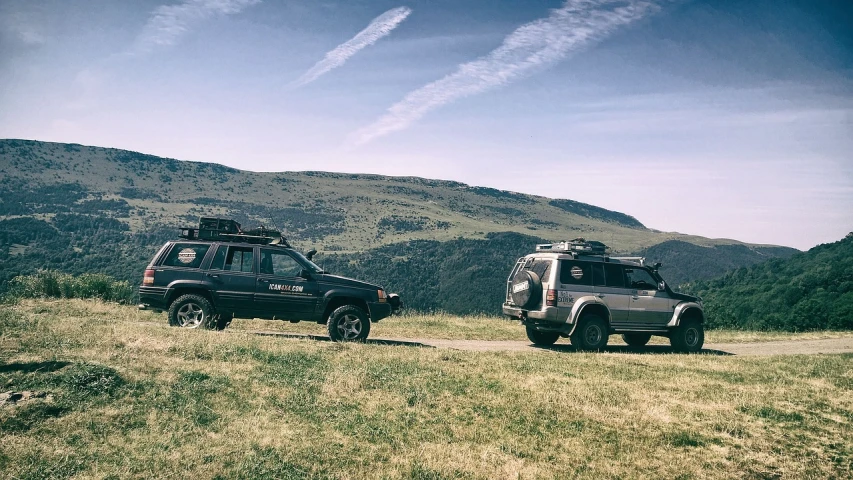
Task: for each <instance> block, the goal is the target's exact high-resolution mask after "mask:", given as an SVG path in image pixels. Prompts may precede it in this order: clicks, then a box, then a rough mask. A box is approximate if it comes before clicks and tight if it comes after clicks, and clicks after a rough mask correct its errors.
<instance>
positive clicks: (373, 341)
mask: <svg viewBox="0 0 853 480" xmlns="http://www.w3.org/2000/svg"><path fill="white" fill-rule="evenodd" d="M251 333H253V334H255V335H258V336H261V337H283V338H301V339H304V340H316V341H320V342H331V341H332V339H331V338H329V337H327V336H325V335H310V334H305V333H285V332H251ZM359 343H364V344H367V345H388V346H393V347H423V348H436V347H435V346H433V345H427V344H425V343H421V342H412V341H407V340H389V339H384V338H368V339H367V340H363V341H361V342H359Z"/></svg>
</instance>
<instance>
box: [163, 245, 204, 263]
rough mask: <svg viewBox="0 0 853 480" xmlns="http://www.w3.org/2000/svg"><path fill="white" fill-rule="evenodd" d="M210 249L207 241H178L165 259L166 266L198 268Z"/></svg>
mask: <svg viewBox="0 0 853 480" xmlns="http://www.w3.org/2000/svg"><path fill="white" fill-rule="evenodd" d="M208 250H210V245H209V244H206V243H176V244H175V245H173V246H172V250H170V251H169V254H168V255H166V258H165V259H164V260H163V266H164V267H186V268H198V267H199V266H201V261H202V260H204V256H205V255H207V251H208Z"/></svg>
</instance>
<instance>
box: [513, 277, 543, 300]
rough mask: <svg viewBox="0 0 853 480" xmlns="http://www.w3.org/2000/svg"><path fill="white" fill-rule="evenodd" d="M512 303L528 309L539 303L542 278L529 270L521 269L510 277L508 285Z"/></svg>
mask: <svg viewBox="0 0 853 480" xmlns="http://www.w3.org/2000/svg"><path fill="white" fill-rule="evenodd" d="M510 297H511V298H512V303H514V304H516V305H518V306H519V307H521V308H526V309H530V308H532V307H535V306H536V305H538V304H539V300H540V299H541V298H542V280H541V279H540V278H539V275H537V274H535V273H534V272H531V271H530V270H521V271H519V272H518V273H516V274H515V276H514V277H512V284H511V285H510Z"/></svg>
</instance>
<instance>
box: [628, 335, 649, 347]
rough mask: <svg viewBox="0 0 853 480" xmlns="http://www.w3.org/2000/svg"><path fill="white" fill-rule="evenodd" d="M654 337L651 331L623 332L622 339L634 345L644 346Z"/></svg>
mask: <svg viewBox="0 0 853 480" xmlns="http://www.w3.org/2000/svg"><path fill="white" fill-rule="evenodd" d="M651 339H652V334H651V333H623V334H622V340H624V341H625V343H627V344H628V345H630V346H632V347H642V346H643V345H645V344H647V343H649V340H651Z"/></svg>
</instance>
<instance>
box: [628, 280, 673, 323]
mask: <svg viewBox="0 0 853 480" xmlns="http://www.w3.org/2000/svg"><path fill="white" fill-rule="evenodd" d="M625 273H626V275H625V277H626V281H627V282H628V286H629V287H630V288H631V310H630V312H629V314H628V321H629V322H630V323H631V325H643V326H646V327H651V328H657V327H660V328H663V327H664V326H665V325H666V324H667V323H668V322H669V320H670V318H672V300H671V299H670V298H669V295H667V293H666V291H663V290H658V284H657V280H656V279H655V278H654V277H653V276H652V274H651V273H649V272H648V271H647V270H645V269H643V268H638V267H635V268H626V269H625Z"/></svg>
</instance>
